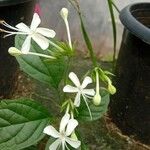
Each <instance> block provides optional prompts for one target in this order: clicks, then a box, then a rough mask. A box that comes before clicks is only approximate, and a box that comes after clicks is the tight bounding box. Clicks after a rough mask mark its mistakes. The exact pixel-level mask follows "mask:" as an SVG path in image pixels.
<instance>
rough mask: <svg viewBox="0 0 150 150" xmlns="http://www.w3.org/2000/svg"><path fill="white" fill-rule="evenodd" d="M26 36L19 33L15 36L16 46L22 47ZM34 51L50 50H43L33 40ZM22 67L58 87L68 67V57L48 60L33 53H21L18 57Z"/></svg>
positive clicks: (49, 84) (33, 76)
mask: <svg viewBox="0 0 150 150" xmlns="http://www.w3.org/2000/svg"><path fill="white" fill-rule="evenodd" d="M24 39H25V38H24V36H20V35H17V36H16V38H15V46H16V48H18V49H21V46H22V44H23V42H24ZM31 51H32V52H37V53H44V54H47V53H48V51H43V50H41V49H40V47H39V46H38V45H37V44H36V43H35V42H33V41H32V46H31ZM16 59H17V61H18V63H19V65H20V67H21V69H22V70H23V71H24V72H25V73H27V74H28V75H29V76H31V77H32V78H34V79H36V80H38V81H40V82H42V83H45V84H46V85H48V86H52V87H54V88H58V85H59V83H60V81H61V80H62V78H63V75H64V70H65V68H66V58H60V59H59V60H56V61H47V60H45V58H41V57H39V56H33V55H32V56H31V55H21V56H17V57H16Z"/></svg>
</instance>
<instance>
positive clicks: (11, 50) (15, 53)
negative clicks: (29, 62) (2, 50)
mask: <svg viewBox="0 0 150 150" xmlns="http://www.w3.org/2000/svg"><path fill="white" fill-rule="evenodd" d="M8 52H9V54H10V55H12V56H19V55H21V54H22V52H21V51H20V50H18V49H17V48H15V47H10V48H9V49H8Z"/></svg>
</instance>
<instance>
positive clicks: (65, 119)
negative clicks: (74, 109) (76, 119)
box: [59, 113, 70, 132]
mask: <svg viewBox="0 0 150 150" xmlns="http://www.w3.org/2000/svg"><path fill="white" fill-rule="evenodd" d="M69 119H70V115H69V114H68V113H66V114H65V115H64V116H63V117H62V119H61V122H60V127H59V132H62V131H64V130H65V128H66V125H67V124H68V122H69Z"/></svg>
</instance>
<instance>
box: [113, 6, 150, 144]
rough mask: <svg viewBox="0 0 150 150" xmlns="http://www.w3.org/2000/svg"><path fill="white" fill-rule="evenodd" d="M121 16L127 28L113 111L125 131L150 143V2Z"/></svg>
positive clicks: (126, 11) (114, 118)
mask: <svg viewBox="0 0 150 150" xmlns="http://www.w3.org/2000/svg"><path fill="white" fill-rule="evenodd" d="M120 20H121V22H122V23H123V25H124V27H125V29H124V33H123V39H122V44H121V49H120V52H119V56H118V60H117V65H116V73H115V74H116V78H115V86H116V88H117V93H116V94H115V96H113V97H112V100H111V103H110V114H111V115H112V118H113V120H114V121H115V123H116V124H117V125H118V126H119V127H120V128H121V129H122V131H123V132H124V133H125V134H129V135H134V137H135V138H138V139H140V140H141V141H143V142H144V143H147V144H150V3H137V4H132V5H129V6H127V7H126V8H125V9H123V10H122V11H121V13H120Z"/></svg>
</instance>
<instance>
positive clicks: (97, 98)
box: [93, 93, 101, 106]
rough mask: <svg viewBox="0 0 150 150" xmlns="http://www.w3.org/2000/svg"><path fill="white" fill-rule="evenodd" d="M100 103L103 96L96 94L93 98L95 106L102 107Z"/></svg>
mask: <svg viewBox="0 0 150 150" xmlns="http://www.w3.org/2000/svg"><path fill="white" fill-rule="evenodd" d="M100 103H101V96H100V94H99V93H96V94H95V96H94V98H93V104H94V105H95V106H98V105H100Z"/></svg>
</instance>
